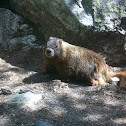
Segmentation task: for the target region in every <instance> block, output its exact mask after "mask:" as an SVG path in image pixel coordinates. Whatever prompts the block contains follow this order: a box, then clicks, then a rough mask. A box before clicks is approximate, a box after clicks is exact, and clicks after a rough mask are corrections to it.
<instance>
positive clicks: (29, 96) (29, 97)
mask: <svg viewBox="0 0 126 126" xmlns="http://www.w3.org/2000/svg"><path fill="white" fill-rule="evenodd" d="M41 99H42V95H41V94H35V93H32V92H26V93H23V94H16V95H15V96H13V97H12V98H10V99H8V100H7V104H10V105H15V106H17V107H19V108H26V107H29V108H31V109H35V108H36V107H37V103H38V102H39V101H40V100H41Z"/></svg>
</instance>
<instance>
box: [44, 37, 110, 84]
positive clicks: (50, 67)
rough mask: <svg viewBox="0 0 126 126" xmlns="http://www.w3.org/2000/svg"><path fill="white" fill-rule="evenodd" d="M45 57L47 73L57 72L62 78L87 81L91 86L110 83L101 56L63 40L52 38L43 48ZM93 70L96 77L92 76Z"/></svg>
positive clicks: (106, 68)
mask: <svg viewBox="0 0 126 126" xmlns="http://www.w3.org/2000/svg"><path fill="white" fill-rule="evenodd" d="M43 57H44V71H45V72H52V71H54V70H56V71H57V72H58V74H59V75H60V77H62V78H75V79H77V80H85V79H87V80H88V81H89V83H90V85H102V84H105V83H106V82H108V81H110V77H109V75H108V66H107V64H106V62H105V59H104V58H103V57H102V56H101V55H99V54H97V53H95V52H94V51H91V50H89V49H86V48H83V47H79V46H75V45H71V44H69V43H67V42H65V41H63V40H62V39H59V38H53V37H50V39H49V41H48V42H47V45H46V46H44V48H43ZM93 66H95V67H93ZM90 69H91V70H90ZM92 69H94V70H95V73H96V75H94V74H92Z"/></svg>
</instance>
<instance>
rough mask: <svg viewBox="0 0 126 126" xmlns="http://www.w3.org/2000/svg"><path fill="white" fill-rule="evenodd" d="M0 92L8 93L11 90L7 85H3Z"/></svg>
mask: <svg viewBox="0 0 126 126" xmlns="http://www.w3.org/2000/svg"><path fill="white" fill-rule="evenodd" d="M1 91H2V94H4V95H9V94H12V90H11V88H10V87H9V86H4V87H2V88H1Z"/></svg>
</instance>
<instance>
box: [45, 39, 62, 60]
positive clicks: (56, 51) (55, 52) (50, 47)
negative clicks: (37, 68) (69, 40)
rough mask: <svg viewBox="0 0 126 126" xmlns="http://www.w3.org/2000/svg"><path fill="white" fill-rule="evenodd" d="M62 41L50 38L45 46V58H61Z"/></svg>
mask: <svg viewBox="0 0 126 126" xmlns="http://www.w3.org/2000/svg"><path fill="white" fill-rule="evenodd" d="M62 41H63V40H62V39H58V38H54V37H50V38H49V41H48V42H47V45H46V50H45V55H46V56H47V57H49V58H53V57H56V56H61V53H62V49H61V44H62Z"/></svg>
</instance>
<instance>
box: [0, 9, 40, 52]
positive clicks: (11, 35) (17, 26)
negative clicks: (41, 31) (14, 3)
mask: <svg viewBox="0 0 126 126" xmlns="http://www.w3.org/2000/svg"><path fill="white" fill-rule="evenodd" d="M0 17H1V18H0V45H2V47H3V48H4V49H9V50H10V51H13V50H18V51H20V50H23V51H27V50H30V49H32V48H39V45H38V44H37V43H39V42H40V39H38V37H37V36H36V34H35V32H34V31H35V29H34V28H33V26H31V25H29V24H28V22H27V21H26V20H25V19H24V18H23V17H22V16H20V15H17V14H15V13H13V12H12V11H10V10H8V9H4V8H0Z"/></svg>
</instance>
